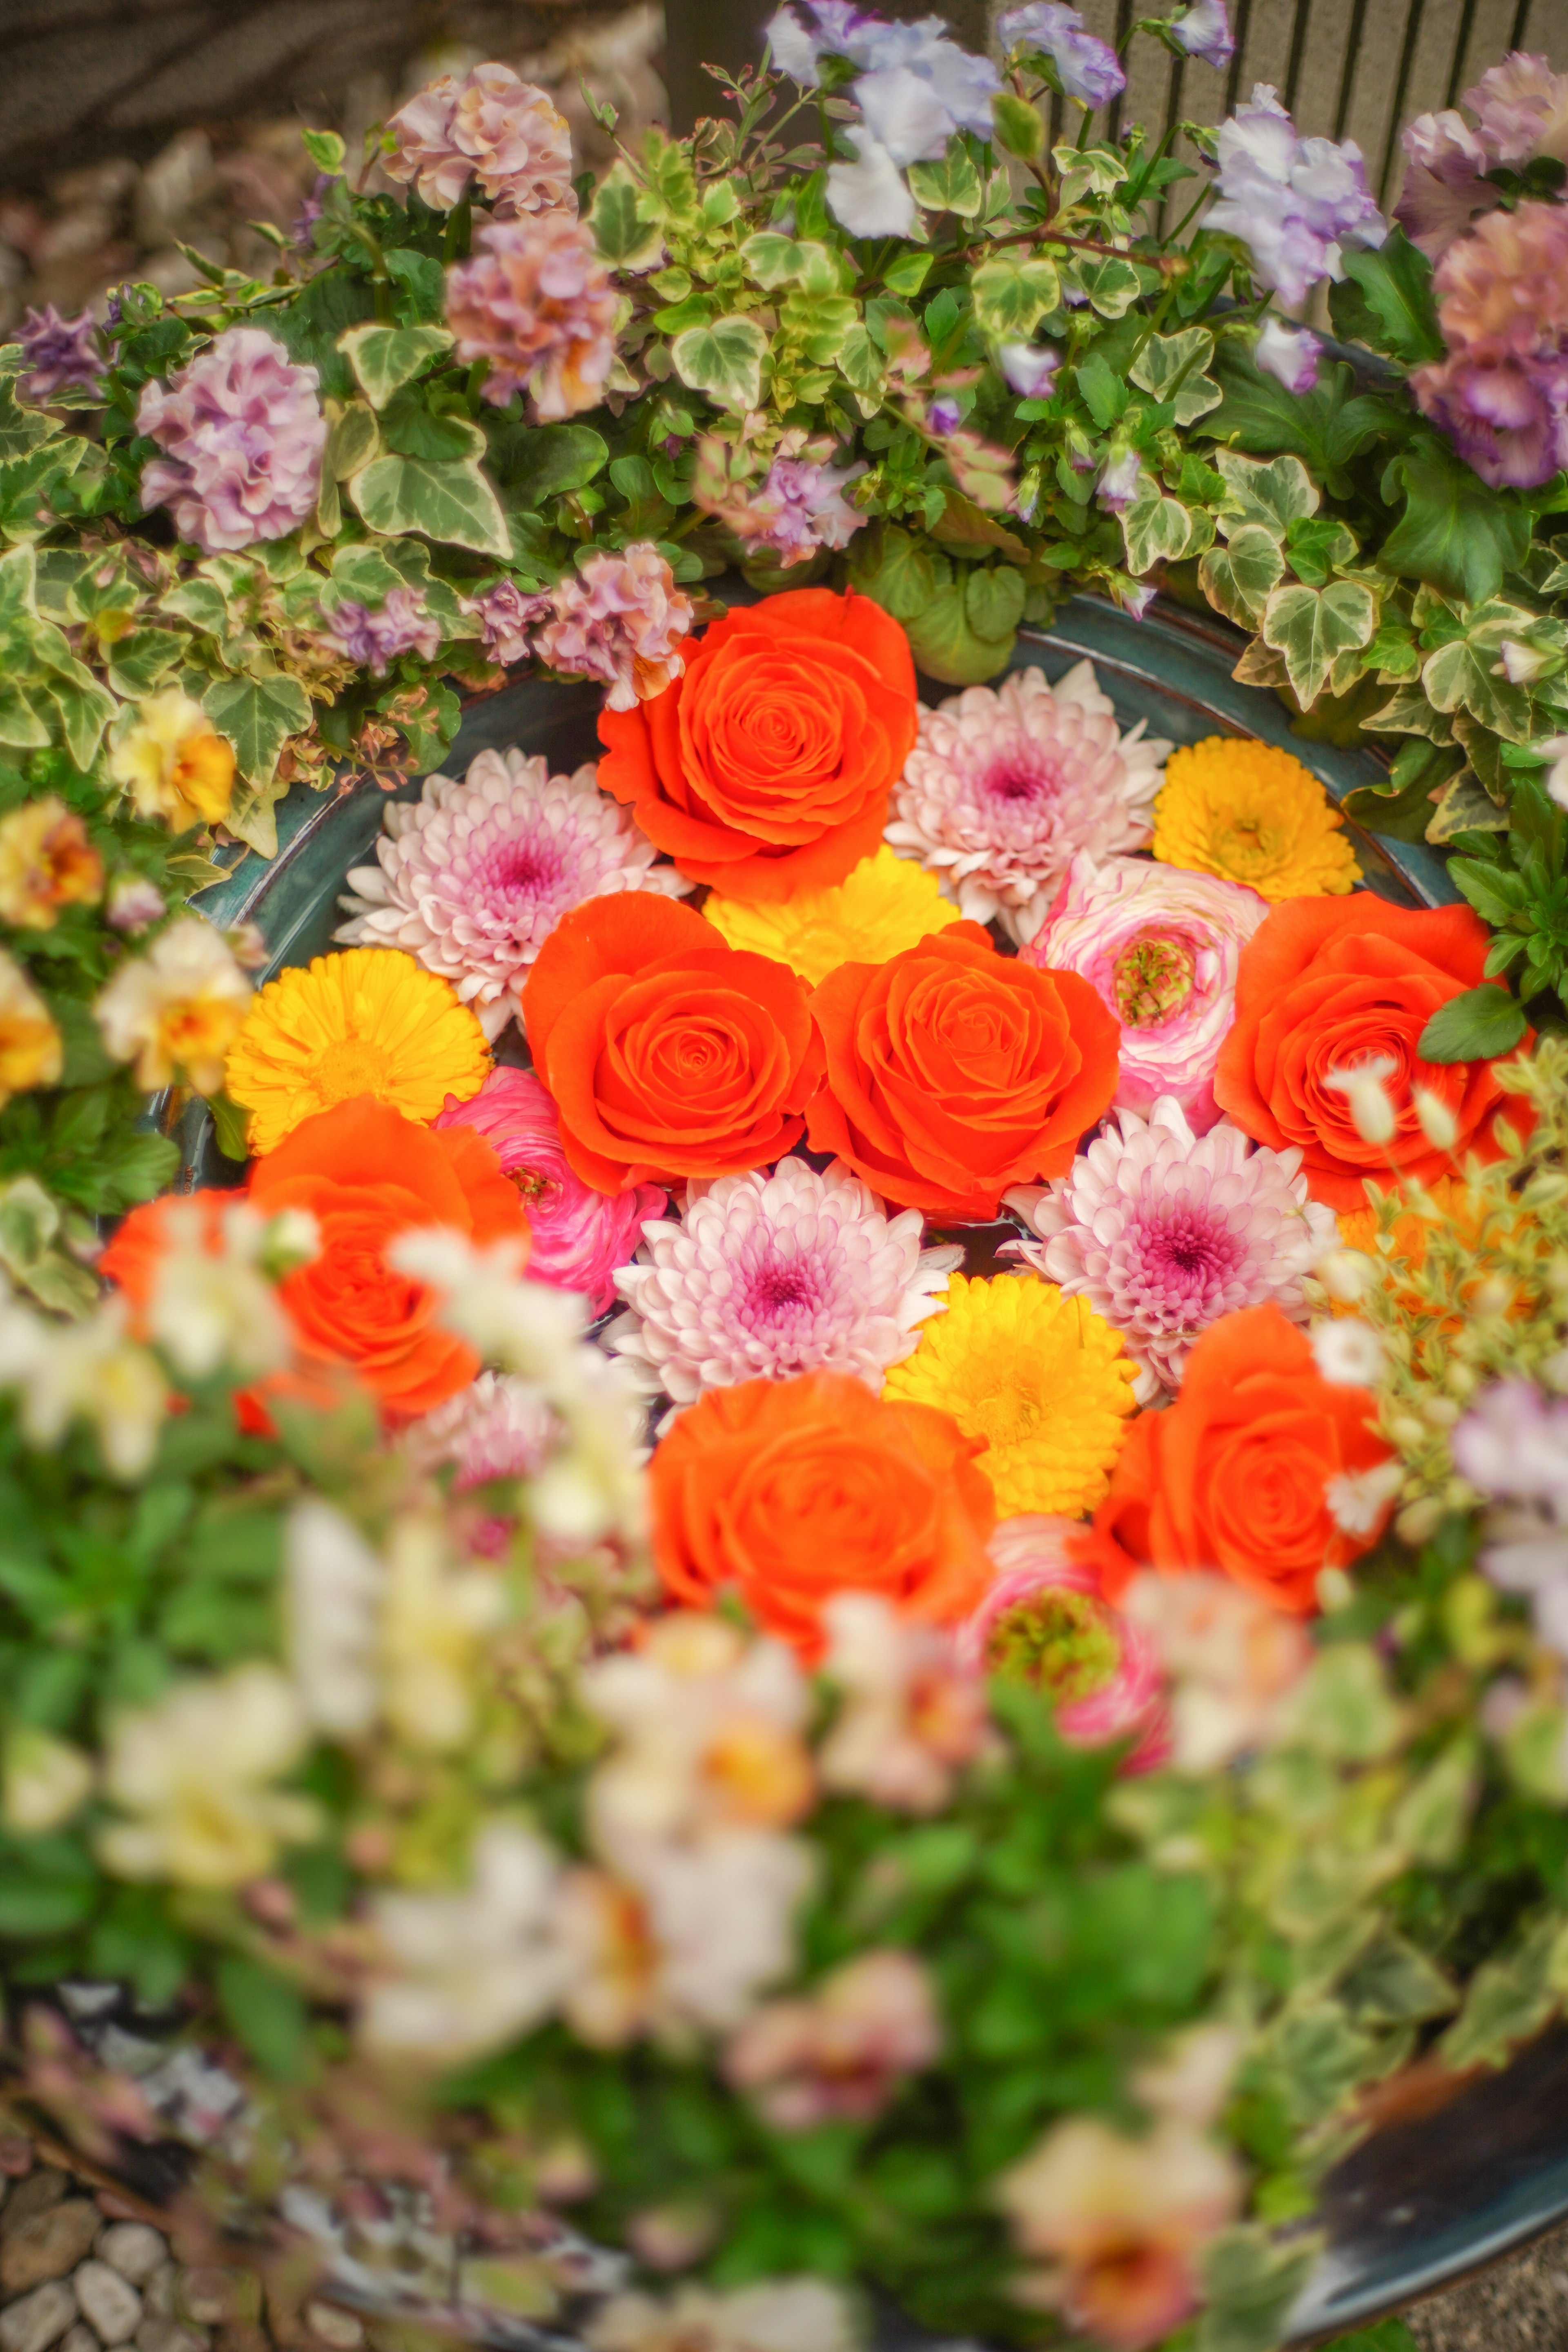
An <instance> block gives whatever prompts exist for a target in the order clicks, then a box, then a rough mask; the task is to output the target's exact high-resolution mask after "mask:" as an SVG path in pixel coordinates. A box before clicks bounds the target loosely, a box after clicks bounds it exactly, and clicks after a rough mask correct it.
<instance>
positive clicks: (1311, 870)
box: [1152, 735, 1361, 904]
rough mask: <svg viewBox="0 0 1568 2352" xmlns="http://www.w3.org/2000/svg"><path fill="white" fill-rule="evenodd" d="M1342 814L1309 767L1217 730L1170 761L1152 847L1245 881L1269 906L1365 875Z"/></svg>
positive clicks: (1334, 889) (1322, 893)
mask: <svg viewBox="0 0 1568 2352" xmlns="http://www.w3.org/2000/svg"><path fill="white" fill-rule="evenodd" d="M1343 825H1344V820H1343V818H1342V816H1341V814H1340V813H1339V811H1338V809H1337V808H1335V806H1334V804H1333V803H1332V802H1331V800H1330V798H1329V795H1328V793H1326V792H1325V791H1324V789H1323V787H1322V785H1321V783H1320V782H1318V779H1317V778H1316V776H1314V775H1313V774H1312V772H1311V771H1310V769H1308V768H1304V767H1303V766H1302V765H1301V762H1300V760H1298V759H1295V758H1293V757H1292V755H1291V754H1290V753H1289V751H1280V750H1279V747H1278V745H1276V744H1273V743H1250V742H1247V741H1246V740H1244V739H1243V738H1241V737H1239V736H1230V735H1211V736H1210V737H1209V739H1208V740H1207V741H1206V742H1205V743H1189V744H1185V745H1184V746H1183V748H1182V749H1181V750H1180V751H1173V752H1172V754H1171V756H1170V758H1169V760H1168V761H1166V762H1165V781H1164V783H1163V786H1162V787H1161V791H1160V797H1159V799H1158V800H1157V801H1156V802H1155V803H1154V840H1153V845H1152V846H1153V851H1154V855H1155V856H1156V857H1158V858H1160V859H1161V860H1162V861H1163V863H1164V864H1165V865H1167V866H1187V867H1189V868H1190V869H1191V870H1192V871H1194V872H1195V873H1199V874H1218V875H1221V876H1222V877H1224V879H1225V880H1226V881H1227V882H1245V883H1246V885H1247V888H1248V889H1250V890H1256V891H1257V892H1258V896H1259V898H1267V899H1268V900H1269V902H1270V903H1271V904H1273V903H1275V902H1277V901H1278V900H1279V899H1281V898H1331V897H1334V896H1336V895H1337V894H1338V893H1340V892H1341V891H1344V890H1349V889H1352V888H1353V887H1354V886H1355V884H1356V883H1357V882H1359V881H1360V880H1361V867H1360V866H1358V865H1357V863H1356V855H1355V851H1354V850H1353V849H1352V846H1351V845H1350V843H1349V841H1348V840H1347V839H1346V837H1345V834H1344V831H1343Z"/></svg>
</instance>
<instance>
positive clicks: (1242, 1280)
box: [1004, 1095, 1338, 1404]
mask: <svg viewBox="0 0 1568 2352" xmlns="http://www.w3.org/2000/svg"><path fill="white" fill-rule="evenodd" d="M1115 1116H1116V1117H1118V1118H1120V1120H1121V1133H1120V1134H1118V1133H1117V1131H1116V1129H1115V1127H1114V1125H1113V1124H1111V1123H1110V1121H1108V1122H1107V1125H1106V1130H1105V1132H1104V1134H1103V1135H1101V1136H1100V1137H1098V1138H1097V1139H1096V1140H1095V1141H1094V1142H1093V1143H1091V1144H1090V1145H1089V1150H1087V1151H1086V1152H1083V1153H1081V1154H1080V1155H1079V1158H1078V1159H1077V1160H1074V1162H1073V1164H1072V1169H1071V1171H1070V1173H1069V1174H1068V1175H1066V1176H1064V1177H1062V1178H1060V1179H1059V1180H1058V1181H1057V1182H1056V1183H1054V1184H1047V1185H1044V1186H1039V1185H1033V1184H1030V1185H1020V1186H1019V1187H1017V1189H1016V1190H1015V1191H1013V1192H1008V1193H1006V1194H1005V1196H1004V1197H1005V1200H1006V1202H1007V1205H1008V1207H1009V1208H1011V1209H1013V1210H1015V1211H1016V1213H1017V1214H1018V1215H1019V1216H1021V1217H1022V1218H1023V1220H1024V1222H1025V1223H1026V1225H1028V1226H1029V1228H1030V1230H1031V1233H1032V1234H1034V1235H1035V1236H1036V1238H1035V1239H1033V1240H1030V1241H1024V1242H1019V1243H1017V1244H1015V1247H1016V1250H1017V1253H1018V1255H1020V1256H1021V1257H1023V1258H1025V1259H1026V1260H1027V1262H1028V1263H1029V1265H1032V1266H1034V1267H1035V1269H1036V1271H1037V1273H1040V1274H1043V1275H1044V1276H1046V1278H1047V1281H1050V1282H1056V1283H1059V1284H1060V1285H1061V1287H1062V1290H1063V1292H1064V1293H1065V1294H1066V1296H1068V1297H1073V1296H1074V1295H1075V1294H1077V1293H1079V1292H1081V1293H1083V1295H1084V1296H1085V1297H1087V1298H1088V1300H1089V1305H1090V1306H1091V1307H1093V1308H1094V1309H1095V1311H1096V1312H1097V1313H1098V1314H1100V1315H1103V1316H1104V1318H1105V1319H1106V1321H1107V1322H1108V1323H1109V1324H1110V1327H1111V1328H1112V1329H1113V1330H1116V1331H1120V1332H1121V1337H1122V1339H1123V1341H1124V1343H1125V1345H1126V1349H1127V1352H1128V1354H1129V1355H1130V1356H1131V1357H1133V1358H1134V1359H1135V1360H1136V1361H1137V1362H1138V1364H1139V1366H1140V1367H1141V1370H1140V1372H1139V1377H1138V1381H1137V1386H1136V1389H1135V1391H1134V1393H1135V1395H1136V1396H1137V1398H1138V1400H1139V1402H1140V1403H1142V1404H1149V1403H1152V1402H1153V1401H1154V1399H1155V1398H1157V1397H1158V1396H1159V1394H1160V1391H1161V1390H1162V1389H1176V1388H1179V1387H1180V1386H1181V1380H1182V1368H1183V1364H1184V1360H1185V1358H1186V1354H1187V1350H1188V1349H1190V1348H1191V1346H1192V1344H1193V1342H1194V1339H1196V1338H1197V1336H1198V1334H1199V1332H1200V1331H1204V1330H1206V1329H1207V1328H1208V1326H1209V1325H1210V1324H1211V1323H1214V1322H1215V1321H1217V1320H1218V1318H1219V1317H1220V1316H1222V1315H1234V1314H1235V1313H1236V1312H1237V1309H1238V1308H1240V1307H1258V1306H1261V1305H1262V1304H1263V1303H1264V1301H1265V1300H1267V1299H1273V1300H1274V1301H1275V1303H1276V1304H1277V1305H1278V1306H1279V1307H1280V1308H1281V1310H1282V1311H1283V1312H1284V1313H1285V1314H1287V1315H1289V1317H1290V1318H1292V1319H1293V1320H1294V1321H1297V1322H1304V1321H1305V1319H1306V1316H1307V1302H1306V1299H1305V1298H1304V1297H1303V1296H1302V1291H1301V1282H1302V1277H1303V1276H1305V1275H1308V1274H1310V1272H1311V1270H1312V1267H1313V1266H1314V1265H1316V1264H1317V1262H1318V1260H1319V1259H1320V1258H1321V1257H1322V1256H1323V1255H1324V1254H1325V1252H1327V1251H1328V1250H1330V1249H1331V1248H1332V1247H1333V1245H1334V1241H1335V1237H1336V1234H1337V1232H1338V1228H1337V1226H1336V1224H1335V1222H1334V1214H1333V1211H1332V1210H1331V1209H1325V1208H1324V1207H1322V1206H1321V1203H1319V1202H1315V1201H1312V1200H1310V1198H1309V1197H1308V1192H1307V1180H1306V1178H1305V1177H1304V1176H1302V1175H1300V1173H1299V1171H1300V1165H1301V1155H1300V1152H1299V1151H1294V1150H1292V1151H1271V1150H1268V1148H1267V1147H1265V1146H1259V1147H1258V1149H1257V1150H1254V1148H1253V1146H1252V1145H1251V1143H1249V1141H1248V1140H1247V1137H1246V1136H1245V1135H1243V1134H1242V1133H1241V1130H1240V1129H1239V1128H1235V1127H1232V1126H1231V1124H1230V1123H1229V1121H1228V1120H1222V1121H1221V1123H1220V1124H1219V1125H1218V1126H1217V1127H1213V1128H1211V1129H1209V1131H1208V1133H1207V1134H1206V1135H1205V1136H1204V1137H1203V1138H1202V1139H1199V1138H1198V1137H1196V1136H1194V1133H1193V1130H1192V1129H1191V1127H1190V1126H1189V1125H1188V1124H1187V1120H1186V1118H1185V1116H1184V1112H1183V1111H1182V1108H1181V1106H1180V1105H1179V1104H1178V1103H1177V1102H1176V1101H1175V1100H1174V1098H1173V1097H1172V1096H1170V1095H1163V1096H1162V1097H1160V1099H1159V1101H1158V1102H1157V1103H1156V1104H1155V1105H1154V1108H1153V1109H1152V1111H1151V1113H1150V1115H1149V1117H1148V1119H1147V1120H1144V1119H1142V1118H1139V1116H1138V1115H1137V1113H1136V1112H1135V1111H1130V1110H1122V1111H1121V1112H1119V1113H1117V1114H1116V1115H1115Z"/></svg>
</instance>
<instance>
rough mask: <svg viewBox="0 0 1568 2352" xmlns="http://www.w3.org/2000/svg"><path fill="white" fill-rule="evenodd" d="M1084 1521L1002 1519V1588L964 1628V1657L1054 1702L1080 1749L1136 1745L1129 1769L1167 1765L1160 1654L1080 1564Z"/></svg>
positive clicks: (998, 1536)
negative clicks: (1076, 1544)
mask: <svg viewBox="0 0 1568 2352" xmlns="http://www.w3.org/2000/svg"><path fill="white" fill-rule="evenodd" d="M1077 1532H1079V1527H1078V1522H1077V1521H1075V1520H1073V1519H1064V1518H1061V1517H1057V1516H1056V1515H1054V1514H1051V1513H1047V1512H1040V1511H1026V1512H1023V1513H1021V1514H1020V1515H1019V1516H1018V1517H1016V1518H1011V1519H1004V1520H1002V1522H1001V1523H1000V1525H999V1526H998V1527H997V1528H996V1530H995V1533H994V1535H993V1536H992V1538H991V1544H990V1551H991V1557H992V1559H993V1560H994V1562H995V1564H996V1570H997V1574H996V1581H995V1583H994V1585H992V1587H991V1589H990V1591H988V1592H987V1593H986V1595H985V1597H984V1600H983V1601H981V1603H980V1606H979V1607H978V1609H976V1610H975V1612H974V1613H973V1616H971V1617H970V1618H968V1619H967V1620H966V1621H965V1622H964V1623H963V1626H962V1627H961V1628H960V1630H959V1636H958V1647H959V1655H960V1657H961V1658H963V1661H964V1662H965V1664H969V1665H971V1666H973V1669H974V1670H975V1672H976V1673H979V1674H985V1673H991V1674H1001V1675H1008V1676H1013V1677H1017V1678H1021V1679H1025V1680H1027V1681H1028V1682H1030V1683H1032V1684H1033V1685H1035V1686H1036V1687H1037V1689H1040V1690H1043V1691H1045V1692H1047V1694H1048V1695H1049V1696H1050V1697H1051V1698H1052V1699H1054V1701H1055V1702H1056V1724H1057V1729H1058V1731H1059V1732H1060V1733H1061V1735H1062V1738H1064V1739H1067V1740H1070V1741H1071V1742H1072V1744H1073V1746H1074V1747H1075V1748H1100V1747H1103V1746H1104V1744H1105V1743H1106V1741H1107V1740H1110V1739H1129V1738H1131V1740H1132V1743H1133V1744H1132V1747H1131V1751H1130V1753H1129V1755H1128V1757H1127V1759H1126V1761H1125V1763H1124V1764H1123V1766H1122V1769H1123V1771H1126V1772H1151V1771H1152V1770H1153V1769H1154V1767H1155V1766H1156V1765H1157V1764H1163V1762H1164V1760H1165V1757H1166V1755H1167V1753H1168V1752H1169V1747H1170V1740H1169V1735H1168V1731H1167V1727H1166V1724H1165V1719H1164V1710H1163V1706H1162V1705H1161V1687H1162V1676H1161V1667H1160V1658H1159V1654H1158V1653H1157V1651H1156V1650H1155V1648H1154V1646H1153V1643H1152V1642H1151V1641H1150V1640H1149V1639H1148V1637H1147V1636H1146V1635H1145V1634H1143V1633H1140V1632H1139V1631H1138V1629H1137V1628H1136V1627H1135V1626H1132V1625H1130V1624H1128V1623H1127V1622H1126V1620H1125V1619H1124V1618H1123V1617H1121V1615H1120V1613H1119V1612H1117V1611H1116V1610H1115V1609H1113V1608H1112V1607H1111V1605H1110V1602H1109V1601H1106V1600H1105V1599H1104V1598H1103V1596H1102V1595H1101V1593H1100V1590H1099V1583H1098V1580H1097V1578H1096V1576H1095V1574H1094V1571H1093V1570H1092V1569H1090V1568H1086V1567H1084V1566H1081V1565H1080V1564H1079V1562H1078V1561H1077V1560H1075V1559H1072V1558H1071V1556H1070V1554H1069V1552H1068V1538H1069V1537H1070V1536H1072V1535H1073V1534H1075V1533H1077Z"/></svg>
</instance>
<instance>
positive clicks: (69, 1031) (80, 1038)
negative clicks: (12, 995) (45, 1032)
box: [44, 990, 117, 1087]
mask: <svg viewBox="0 0 1568 2352" xmlns="http://www.w3.org/2000/svg"><path fill="white" fill-rule="evenodd" d="M44 996H45V1001H46V1003H47V1005H48V1008H49V1011H50V1012H51V1013H53V1014H54V1017H55V1026H56V1028H57V1029H58V1031H59V1033H60V1037H61V1039H62V1041H63V1043H64V1045H65V1065H64V1067H63V1068H62V1069H61V1071H60V1084H61V1086H62V1087H96V1086H99V1085H100V1084H101V1083H102V1081H103V1080H104V1079H105V1078H108V1077H111V1076H113V1074H114V1071H115V1068H116V1067H117V1065H116V1064H115V1063H114V1062H113V1061H112V1060H111V1059H110V1056H109V1055H108V1054H106V1053H105V1051H104V1048H103V1039H102V1037H101V1036H100V1034H99V1027H98V1024H97V1022H96V1021H95V1020H94V1019H93V1017H92V1010H91V1007H90V1006H89V1005H86V1004H84V1003H82V1001H81V999H80V997H79V996H56V995H53V994H52V993H50V992H49V991H47V990H46V991H45V992H44Z"/></svg>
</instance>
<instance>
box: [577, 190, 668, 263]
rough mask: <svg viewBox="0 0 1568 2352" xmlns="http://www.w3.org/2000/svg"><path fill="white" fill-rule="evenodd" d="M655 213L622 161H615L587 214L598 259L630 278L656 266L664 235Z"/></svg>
mask: <svg viewBox="0 0 1568 2352" xmlns="http://www.w3.org/2000/svg"><path fill="white" fill-rule="evenodd" d="M656 213H657V206H656V205H655V203H654V202H653V200H652V199H651V198H650V197H648V196H647V195H645V194H644V193H643V191H642V190H641V189H640V188H639V187H638V186H637V182H636V181H635V180H634V179H633V178H632V175H631V173H630V172H628V171H627V169H626V165H625V163H616V165H615V166H614V167H613V168H612V169H611V170H610V171H609V172H607V173H605V177H604V178H603V179H602V180H601V181H600V183H599V188H598V193H597V194H596V195H595V198H594V203H593V208H592V210H591V211H590V212H589V215H588V226H589V228H590V229H591V230H592V231H593V236H594V243H595V246H596V247H597V248H598V252H599V257H600V259H601V260H602V261H606V262H608V263H609V265H610V268H612V269H625V270H627V271H629V273H630V274H631V275H632V276H633V277H634V278H638V277H640V276H641V275H642V273H643V272H644V270H647V269H655V268H658V264H659V263H660V262H661V261H662V260H663V259H664V235H663V232H662V230H661V229H660V227H659V226H658V219H657V217H655V216H654V215H656Z"/></svg>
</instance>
